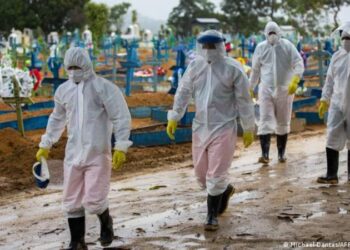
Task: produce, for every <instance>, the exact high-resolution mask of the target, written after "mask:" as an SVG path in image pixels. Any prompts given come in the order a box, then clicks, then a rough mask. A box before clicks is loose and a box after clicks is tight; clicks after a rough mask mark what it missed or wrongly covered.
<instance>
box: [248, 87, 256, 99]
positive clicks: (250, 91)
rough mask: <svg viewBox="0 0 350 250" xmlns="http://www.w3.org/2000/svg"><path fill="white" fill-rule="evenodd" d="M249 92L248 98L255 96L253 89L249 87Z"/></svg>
mask: <svg viewBox="0 0 350 250" xmlns="http://www.w3.org/2000/svg"><path fill="white" fill-rule="evenodd" d="M249 94H250V98H252V99H254V98H255V95H254V90H252V89H250V90H249Z"/></svg>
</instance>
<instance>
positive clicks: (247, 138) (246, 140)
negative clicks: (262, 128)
mask: <svg viewBox="0 0 350 250" xmlns="http://www.w3.org/2000/svg"><path fill="white" fill-rule="evenodd" d="M253 141H254V134H253V132H250V131H246V132H244V133H243V144H244V147H245V148H247V147H249V146H250V144H252V143H253Z"/></svg>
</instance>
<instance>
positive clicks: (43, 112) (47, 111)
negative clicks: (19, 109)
mask: <svg viewBox="0 0 350 250" xmlns="http://www.w3.org/2000/svg"><path fill="white" fill-rule="evenodd" d="M51 113H52V109H41V110H36V111H23V119H25V118H30V117H36V116H42V115H50V114H51ZM15 120H17V114H16V113H15V112H11V113H7V114H2V115H0V122H7V121H15Z"/></svg>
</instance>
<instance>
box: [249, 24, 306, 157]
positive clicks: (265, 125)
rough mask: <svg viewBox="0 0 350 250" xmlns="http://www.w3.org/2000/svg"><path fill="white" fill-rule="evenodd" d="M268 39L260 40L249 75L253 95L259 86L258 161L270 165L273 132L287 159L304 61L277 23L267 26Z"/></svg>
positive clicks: (279, 155)
mask: <svg viewBox="0 0 350 250" xmlns="http://www.w3.org/2000/svg"><path fill="white" fill-rule="evenodd" d="M265 36H266V40H265V41H263V42H261V43H259V44H258V46H257V47H256V50H255V52H254V55H253V62H252V71H251V77H250V84H251V95H252V96H254V89H255V87H256V86H257V84H258V83H260V86H259V94H258V95H259V111H260V119H259V123H258V135H259V138H260V144H261V151H262V156H261V157H260V158H259V162H260V163H263V164H268V162H269V161H270V158H269V150H270V141H271V134H273V133H275V134H276V135H277V149H278V160H279V162H285V161H286V158H285V149H286V145H287V138H288V133H289V132H290V120H291V115H292V106H293V99H294V93H295V91H296V89H297V88H298V83H299V81H300V78H301V77H302V74H303V72H304V65H303V60H302V58H301V56H300V54H299V53H298V51H297V49H296V48H295V46H294V45H293V44H292V43H291V42H289V41H288V40H286V39H284V38H282V37H281V30H280V28H279V26H278V25H277V24H276V23H275V22H268V23H267V24H266V27H265Z"/></svg>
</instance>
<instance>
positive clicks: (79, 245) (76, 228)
mask: <svg viewBox="0 0 350 250" xmlns="http://www.w3.org/2000/svg"><path fill="white" fill-rule="evenodd" d="M68 225H69V231H70V236H71V240H70V244H69V248H67V249H68V250H87V249H88V248H87V245H86V244H85V239H84V237H85V216H84V217H79V218H68Z"/></svg>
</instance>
